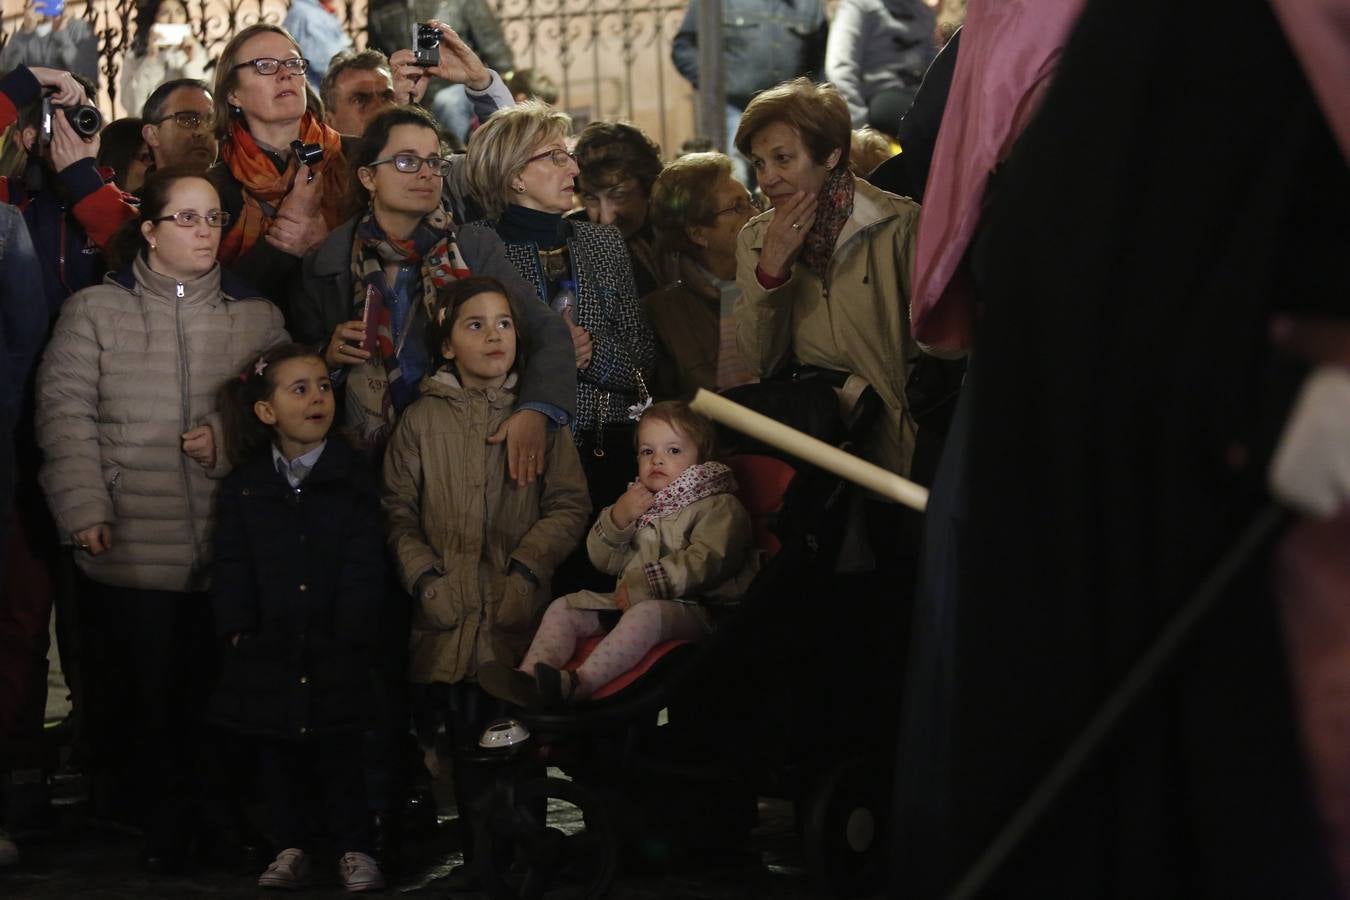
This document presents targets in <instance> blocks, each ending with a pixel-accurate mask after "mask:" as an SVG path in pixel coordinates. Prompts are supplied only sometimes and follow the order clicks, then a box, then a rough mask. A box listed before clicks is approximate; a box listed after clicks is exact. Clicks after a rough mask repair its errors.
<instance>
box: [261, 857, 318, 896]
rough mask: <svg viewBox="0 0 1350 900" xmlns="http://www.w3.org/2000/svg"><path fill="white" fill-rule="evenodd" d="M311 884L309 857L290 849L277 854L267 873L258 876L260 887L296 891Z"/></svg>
mask: <svg viewBox="0 0 1350 900" xmlns="http://www.w3.org/2000/svg"><path fill="white" fill-rule="evenodd" d="M308 884H309V857H307V856H305V851H303V850H297V849H296V848H294V847H288V848H286V849H285V850H282V851H281V852H280V853H278V854H277V858H276V859H274V860H272V863H271V865H269V866H268V867H267V871H265V872H263V873H262V874H261V875H259V876H258V887H260V888H272V889H274V890H282V891H294V890H298V889H300V888H302V887H305V886H306V885H308Z"/></svg>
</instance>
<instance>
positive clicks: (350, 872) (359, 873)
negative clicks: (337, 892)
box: [338, 851, 384, 893]
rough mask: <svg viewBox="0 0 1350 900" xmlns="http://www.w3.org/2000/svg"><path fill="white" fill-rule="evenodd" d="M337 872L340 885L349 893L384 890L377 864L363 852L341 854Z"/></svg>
mask: <svg viewBox="0 0 1350 900" xmlns="http://www.w3.org/2000/svg"><path fill="white" fill-rule="evenodd" d="M338 872H339V873H341V875H342V886H343V887H344V888H346V889H347V890H348V891H349V892H350V893H357V892H359V891H382V890H384V876H383V875H381V874H380V866H379V864H378V863H376V862H375V860H374V859H372V858H371V857H370V856H367V855H366V854H364V853H357V852H356V851H352V852H351V853H344V854H342V859H341V860H340V861H339V862H338Z"/></svg>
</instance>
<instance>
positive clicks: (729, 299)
mask: <svg viewBox="0 0 1350 900" xmlns="http://www.w3.org/2000/svg"><path fill="white" fill-rule="evenodd" d="M758 212H759V205H758V204H757V203H756V202H755V199H754V198H753V197H752V196H751V194H750V192H749V191H748V190H746V188H745V185H743V184H741V183H740V182H739V181H737V180H736V178H735V176H734V175H733V163H732V161H731V157H729V156H727V155H726V154H724V153H691V154H688V155H687V156H682V157H680V158H679V159H677V160H675V161H674V162H672V163H671V164H670V165H668V166H666V168H665V170H664V171H662V172H661V174H660V175H659V176H658V177H657V179H656V183H655V184H654V185H653V186H652V192H651V214H650V219H651V223H652V226H653V227H654V229H655V232H656V240H657V246H658V247H659V248H660V249H661V251H662V252H663V253H675V254H677V256H678V259H679V271H680V277H679V280H678V281H676V282H675V283H674V284H672V285H669V286H668V287H665V288H663V289H662V290H659V291H656V292H654V293H651V294H648V295H647V296H646V297H643V298H642V307H643V309H644V310H646V312H647V318H648V319H649V320H650V321H651V323H652V330H653V331H654V332H655V333H656V351H657V355H656V372H655V377H654V379H653V385H652V391H653V393H654V394H655V395H656V396H657V397H658V398H660V399H662V400H689V399H691V398H692V397H693V396H694V394H695V393H697V391H698V389H699V388H706V389H707V390H710V391H719V390H725V389H727V388H730V387H735V386H736V385H739V384H745V383H746V382H747V381H750V380H752V376H751V374H750V370H749V368H748V367H747V366H746V365H745V362H744V360H742V359H741V355H740V351H738V350H737V349H736V321H735V317H734V313H735V309H736V303H737V302H738V301H739V300H740V297H741V289H740V287H739V286H738V285H737V284H736V237H737V235H739V234H740V233H741V229H742V228H744V227H745V223H746V222H748V221H750V217H751V216H753V215H756V214H757V213H758Z"/></svg>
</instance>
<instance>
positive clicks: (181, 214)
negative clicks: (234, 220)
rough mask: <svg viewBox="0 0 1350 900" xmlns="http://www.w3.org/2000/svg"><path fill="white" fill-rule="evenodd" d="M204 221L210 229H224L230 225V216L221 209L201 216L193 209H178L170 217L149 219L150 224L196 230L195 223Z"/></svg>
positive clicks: (210, 210) (208, 211) (209, 211)
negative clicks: (170, 225) (166, 223)
mask: <svg viewBox="0 0 1350 900" xmlns="http://www.w3.org/2000/svg"><path fill="white" fill-rule="evenodd" d="M203 219H205V220H206V224H207V225H208V226H210V227H211V228H224V227H225V226H226V225H228V224H230V214H229V213H227V212H226V211H225V210H223V209H208V210H207V211H206V215H202V214H201V213H199V212H197V211H196V210H195V209H180V210H179V211H178V212H176V213H174V214H173V215H171V216H160V217H159V218H158V219H151V220H150V221H151V222H169V221H172V222H173V223H174V224H175V225H179V226H181V227H183V228H196V227H197V223H198V222H200V221H201V220H203Z"/></svg>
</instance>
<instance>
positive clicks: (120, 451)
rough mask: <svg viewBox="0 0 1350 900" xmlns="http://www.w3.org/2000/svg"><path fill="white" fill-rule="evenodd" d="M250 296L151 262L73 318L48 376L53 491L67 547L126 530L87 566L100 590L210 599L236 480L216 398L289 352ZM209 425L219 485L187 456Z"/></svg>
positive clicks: (45, 371)
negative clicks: (221, 496) (218, 502)
mask: <svg viewBox="0 0 1350 900" xmlns="http://www.w3.org/2000/svg"><path fill="white" fill-rule="evenodd" d="M131 275H134V279H133V278H132V277H129V276H131ZM180 289H181V290H182V294H181V296H179V295H178V291H179V290H180ZM237 290H239V289H236V288H235V287H234V286H233V284H232V283H231V282H230V281H229V280H228V276H227V277H226V278H224V279H223V278H222V276H221V269H220V266H216V267H214V268H213V269H212V270H211V271H210V272H208V273H207V274H205V275H203V276H202V277H201V278H198V279H196V280H194V281H188V282H176V281H175V280H174V279H173V278H170V277H169V276H167V275H160V274H159V273H157V272H154V271H152V270H151V269H150V268H149V266H147V265H146V264H145V262H144V261H143V260H141V259H137V260H136V262H135V263H134V265H133V268H132V272H131V273H127V275H123V276H121V277H120V278H119V277H118V276H114V275H109V276H108V278H107V280H106V281H105V282H104V283H103V284H101V285H95V286H94V287H90V288H85V289H84V290H82V291H80V292H79V293H77V294H75V295H74V296H73V297H71V298H70V299H69V300H67V301H66V302H65V305H63V306H62V307H61V318H60V319H59V320H58V321H57V323H56V330H55V332H54V333H53V334H52V339H51V342H50V343H49V344H48V345H47V350H46V352H45V353H44V354H43V357H42V365H41V367H40V368H39V369H38V402H37V437H38V443H39V445H40V446H41V447H42V451H43V454H44V457H45V459H44V462H43V465H42V471H41V473H40V475H39V479H40V481H41V482H42V489H43V490H44V491H45V492H46V494H47V501H48V503H49V504H50V505H51V509H52V515H53V516H54V517H55V519H56V524H57V527H58V529H59V530H60V534H61V538H62V540H64V541H67V542H69V541H70V539H71V537H72V536H73V535H74V534H76V533H78V532H80V531H84V530H85V529H87V528H92V527H94V526H95V525H100V524H106V525H110V526H111V527H112V549H111V550H109V551H107V552H105V553H101V554H99V555H98V556H90V555H89V554H87V553H81V554H78V555H77V557H76V559H77V561H78V563H79V566H80V568H81V569H83V570H84V572H85V573H86V574H87V575H88V576H89V577H90V578H92V579H93V580H94V581H97V582H99V583H101V584H109V585H115V586H119V587H131V588H144V589H150V590H161V591H188V590H201V589H203V588H204V587H205V586H206V582H207V563H208V561H209V556H210V531H211V522H212V518H213V513H214V507H215V497H216V487H217V482H216V481H214V480H213V478H214V477H223V476H224V475H225V474H226V473H227V468H228V466H227V465H226V464H225V463H224V460H225V459H226V456H227V454H226V452H225V451H226V448H225V446H224V437H225V436H224V434H223V433H222V431H221V429H220V427H219V420H218V417H217V416H216V391H217V390H218V389H219V388H220V386H221V385H222V384H224V383H225V381H226V379H229V378H232V377H234V376H235V375H236V374H237V373H238V372H240V371H242V370H243V368H244V366H245V365H246V364H247V363H248V361H249V360H250V359H252V358H254V357H256V356H257V355H258V354H260V353H261V352H262V351H263V350H266V349H267V348H268V347H271V346H273V345H275V344H278V343H281V342H283V341H286V340H287V336H286V331H285V329H284V328H283V327H282V322H281V311H280V310H278V309H277V308H276V307H275V306H273V305H272V304H270V303H268V302H267V301H265V300H245V299H236V298H237V297H239V296H241V295H240V294H239V293H234V294H232V291H237ZM242 296H248V295H247V294H242ZM203 424H210V425H212V427H213V430H214V431H215V438H216V451H217V459H218V461H219V462H218V464H217V469H216V470H215V471H213V472H211V473H207V472H206V471H205V470H203V469H202V467H201V466H200V465H199V464H198V463H196V462H194V461H193V460H192V459H190V458H189V457H187V456H186V455H185V454H184V453H183V450H182V437H181V436H182V434H183V432H185V431H188V430H189V429H192V428H195V427H197V426H198V425H203Z"/></svg>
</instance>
